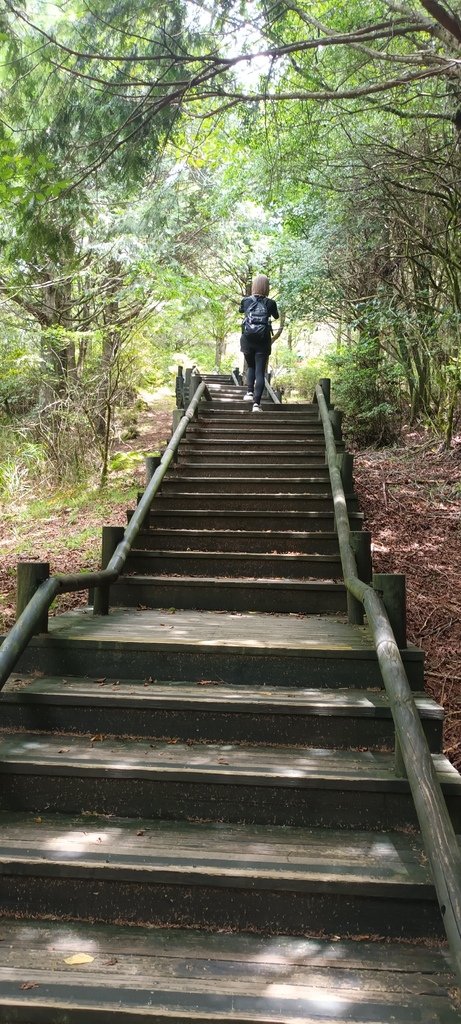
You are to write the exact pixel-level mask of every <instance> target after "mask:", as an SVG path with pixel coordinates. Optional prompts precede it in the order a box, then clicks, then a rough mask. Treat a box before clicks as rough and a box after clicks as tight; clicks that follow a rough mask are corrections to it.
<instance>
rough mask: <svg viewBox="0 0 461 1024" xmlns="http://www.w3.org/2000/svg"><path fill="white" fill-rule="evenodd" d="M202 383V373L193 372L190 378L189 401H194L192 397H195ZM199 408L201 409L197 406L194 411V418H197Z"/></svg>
mask: <svg viewBox="0 0 461 1024" xmlns="http://www.w3.org/2000/svg"><path fill="white" fill-rule="evenodd" d="M201 383H202V378H201V376H200V374H199V373H193V374H192V375H191V378H190V386H189V402H191V401H192V399H193V397H194V395H195V392H196V391H197V388H198V387H200V384H201ZM198 410H199V407H198V406H197V408H196V410H195V412H194V419H197V416H198Z"/></svg>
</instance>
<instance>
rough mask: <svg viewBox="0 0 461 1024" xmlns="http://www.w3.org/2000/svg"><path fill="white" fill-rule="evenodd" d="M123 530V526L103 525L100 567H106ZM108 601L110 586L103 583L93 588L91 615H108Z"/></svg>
mask: <svg viewBox="0 0 461 1024" xmlns="http://www.w3.org/2000/svg"><path fill="white" fill-rule="evenodd" d="M124 534H125V530H124V529H123V526H103V528H102V545H101V569H106V568H107V566H108V564H109V562H110V560H111V558H112V555H113V554H114V551H115V550H116V548H117V547H118V545H119V544H120V541H122V540H123V537H124ZM109 601H110V587H109V586H108V585H107V584H104V586H102V587H95V589H94V603H93V615H108V614H109Z"/></svg>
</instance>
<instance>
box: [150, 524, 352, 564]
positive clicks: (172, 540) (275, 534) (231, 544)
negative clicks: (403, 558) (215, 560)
mask: <svg viewBox="0 0 461 1024" xmlns="http://www.w3.org/2000/svg"><path fill="white" fill-rule="evenodd" d="M151 522H152V528H151V529H148V530H147V529H146V530H140V532H139V533H138V536H137V540H136V543H137V545H138V546H139V548H141V549H142V550H143V551H148V550H152V551H158V550H170V551H171V550H174V551H177V550H178V548H180V549H182V550H187V551H251V552H253V554H254V553H255V552H258V551H260V552H263V553H264V552H266V551H268V550H270V551H276V552H278V553H279V554H282V553H283V552H286V553H290V552H297V553H299V554H309V553H311V552H317V553H319V554H324V555H337V554H338V552H339V546H338V535H337V533H334V532H331V533H326V532H325V533H320V532H317V533H312V532H311V533H306V532H304V533H296V532H295V531H288V530H283V531H282V530H271V531H270V532H268V533H264V532H260V531H257V530H200V529H189V530H188V529H182V528H180V527H178V528H177V529H173V528H171V529H165V528H164V527H161V526H156V525H155V522H156V520H155V516H154V517H153V518H152V519H151Z"/></svg>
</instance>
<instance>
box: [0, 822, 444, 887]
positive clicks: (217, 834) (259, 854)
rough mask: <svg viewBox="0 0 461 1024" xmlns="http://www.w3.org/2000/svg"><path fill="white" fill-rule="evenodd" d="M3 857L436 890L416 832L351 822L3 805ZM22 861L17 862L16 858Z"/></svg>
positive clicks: (216, 878)
mask: <svg viewBox="0 0 461 1024" xmlns="http://www.w3.org/2000/svg"><path fill="white" fill-rule="evenodd" d="M0 826H1V831H0V837H1V838H0V865H1V866H2V869H3V872H4V873H7V874H8V873H10V872H13V873H23V872H22V869H23V867H24V866H27V865H29V866H30V867H32V865H34V864H35V865H38V866H39V868H40V870H41V871H42V872H43V873H44V872H45V865H46V869H47V870H46V874H47V875H49V874H53V873H58V874H59V873H60V872H61V871H62V870H63V866H64V868H65V870H66V873H68V874H70V873H71V872H72V870H73V871H75V870H78V869H79V868H80V869H86V870H87V871H88V870H91V872H92V876H93V877H94V872H95V871H97V870H98V869H99V871H100V872H102V873H104V874H105V876H106V877H107V875H108V874H109V873H110V871H111V869H112V870H117V874H118V877H120V874H121V873H123V876H124V878H125V879H126V878H127V877H129V876H131V877H133V876H134V877H136V876H138V877H139V876H140V873H143V874H144V875H146V874H147V875H148V876H150V879H151V880H152V881H155V880H157V881H160V880H161V881H167V880H169V879H173V880H174V878H175V877H177V878H178V879H184V876H187V878H188V880H189V881H190V882H191V883H193V882H194V880H195V881H196V882H199V881H200V880H205V879H206V880H207V881H208V883H210V881H211V882H212V884H213V885H219V886H226V885H232V884H234V885H239V884H240V885H242V884H243V885H245V883H246V884H247V885H248V884H249V883H250V884H251V886H252V887H254V886H256V887H258V888H267V885H268V884H271V885H273V884H275V885H277V888H278V889H280V888H290V889H291V890H293V888H295V889H298V890H299V889H304V890H305V891H308V890H309V889H310V888H312V887H315V890H316V891H317V892H319V891H322V890H324V891H328V890H329V889H330V887H331V886H334V887H335V889H336V891H340V890H342V891H345V890H346V891H348V892H352V891H353V890H354V888H356V887H360V892H363V893H365V891H370V890H371V889H374V890H375V891H376V890H378V889H379V890H381V892H382V894H383V895H386V891H387V892H389V891H390V889H391V888H392V890H394V889H395V887H396V886H399V887H401V888H402V889H404V890H405V896H406V897H407V895H408V894H409V890H410V889H413V890H415V889H417V890H418V892H417V893H416V892H415V893H414V895H415V896H416V895H417V896H419V897H420V896H421V895H422V891H423V890H426V895H431V896H432V895H433V894H432V889H433V884H432V879H431V874H430V869H429V866H428V862H427V859H426V858H425V856H424V851H423V846H422V842H421V839H420V837H419V835H417V834H402V833H400V832H396V831H389V832H385V833H383V832H378V833H377V832H368V831H355V832H351V833H348V832H345V831H344V830H343V829H341V830H339V829H338V830H335V829H321V828H319V829H307V828H293V827H286V826H280V825H278V826H277V825H272V826H270V825H268V826H266V825H233V824H228V823H225V824H224V823H221V822H217V823H209V822H205V823H196V822H188V821H179V822H176V821H152V820H151V819H147V820H146V819H140V818H116V817H110V818H108V817H107V816H102V815H101V816H96V815H91V817H88V815H86V816H85V815H83V816H78V815H77V816H75V815H62V814H55V815H53V814H49V813H48V814H47V813H44V814H41V815H40V821H39V822H37V816H36V815H35V814H34V813H33V812H26V813H21V812H14V813H9V812H7V813H4V814H1V815H0ZM16 865H18V866H16Z"/></svg>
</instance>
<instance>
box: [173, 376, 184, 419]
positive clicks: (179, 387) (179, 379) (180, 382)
mask: <svg viewBox="0 0 461 1024" xmlns="http://www.w3.org/2000/svg"><path fill="white" fill-rule="evenodd" d="M175 394H176V406H177V408H178V409H181V408H182V407H183V405H184V376H183V372H182V366H178V372H177V374H176V381H175Z"/></svg>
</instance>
